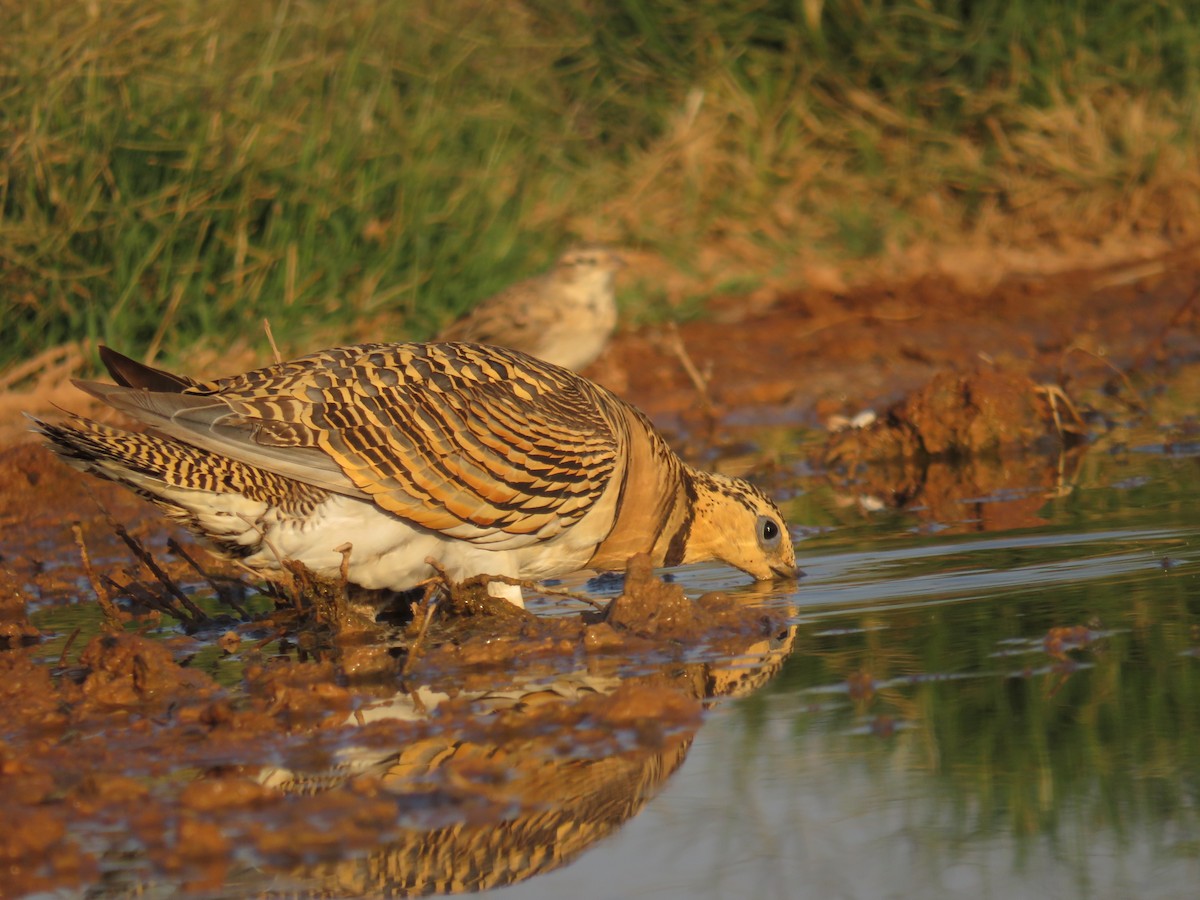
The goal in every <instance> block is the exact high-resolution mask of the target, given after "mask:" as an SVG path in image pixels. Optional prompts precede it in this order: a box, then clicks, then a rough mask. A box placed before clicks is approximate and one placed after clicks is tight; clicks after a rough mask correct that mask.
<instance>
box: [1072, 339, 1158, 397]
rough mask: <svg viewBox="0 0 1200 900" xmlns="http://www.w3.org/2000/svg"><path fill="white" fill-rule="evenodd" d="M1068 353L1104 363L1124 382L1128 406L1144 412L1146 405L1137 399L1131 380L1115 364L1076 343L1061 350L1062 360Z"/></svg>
mask: <svg viewBox="0 0 1200 900" xmlns="http://www.w3.org/2000/svg"><path fill="white" fill-rule="evenodd" d="M1068 353H1083V354H1085V355H1087V356H1090V357H1092V358H1093V359H1095V360H1098V361H1099V362H1102V363H1104V365H1106V366H1108V367H1109V368H1110V369H1112V370H1113V372H1115V373H1116V374H1117V377H1118V378H1120V379H1121V381H1122V382H1124V384H1125V390H1126V391H1127V392H1128V394H1129V397H1128V399H1127V400H1126V401H1125V402H1126V403H1127V404H1128V405H1129V406H1130V408H1131V409H1136V410H1137V411H1138V412H1142V413H1144V412H1145V411H1146V406H1145V404H1144V403H1142V401H1141V400H1140V399H1138V395H1137V391H1135V390H1134V388H1133V382H1131V381H1130V380H1129V376H1128V375H1126V374H1125V372H1124V371H1122V370H1121V369H1118V368H1117V367H1116V366H1114V365H1113V364H1112V361H1111V360H1107V359H1105V358H1104V357H1103V356H1101V355H1100V354H1099V353H1095V352H1093V351H1092V350H1089V349H1088V348H1087V347H1080V346H1079V345H1078V344H1074V345H1072V346H1070V347H1068V348H1067V349H1066V350H1064V351H1063V360H1064V361H1065V360H1066V357H1067V354H1068ZM1060 368H1061V364H1060Z"/></svg>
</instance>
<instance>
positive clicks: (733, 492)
mask: <svg viewBox="0 0 1200 900" xmlns="http://www.w3.org/2000/svg"><path fill="white" fill-rule="evenodd" d="M692 484H693V486H694V489H695V494H696V496H695V500H694V501H693V505H692V509H693V518H692V523H691V529H690V532H689V534H688V539H687V546H686V549H685V551H684V558H683V560H682V562H685V563H688V562H700V561H702V560H708V559H717V560H720V561H721V562H723V563H727V564H729V565H731V566H734V567H735V568H738V569H741V570H742V571H743V572H746V573H747V574H749V575H752V576H754V577H755V578H757V579H758V580H759V581H767V580H769V579H771V578H774V577H776V576H783V577H794V576H795V575H796V572H797V570H796V548H795V547H794V546H793V545H792V541H791V538H790V537H789V535H788V530H787V523H786V522H785V521H784V519H783V513H781V512H780V511H779V507H778V506H776V505H775V504H774V502H772V500H771V498H770V497H768V496H767V495H766V494H764V493H763V492H762V491H760V490H759V489H758V488H756V487H755V486H754V485H752V484H750V483H749V482H748V481H743V480H742V479H740V478H728V477H726V476H724V475H710V474H709V473H707V472H697V471H693V473H692Z"/></svg>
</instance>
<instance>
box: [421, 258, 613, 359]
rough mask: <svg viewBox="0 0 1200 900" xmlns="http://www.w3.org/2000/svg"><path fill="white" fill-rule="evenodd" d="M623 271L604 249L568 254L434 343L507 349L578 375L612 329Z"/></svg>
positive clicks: (476, 310)
mask: <svg viewBox="0 0 1200 900" xmlns="http://www.w3.org/2000/svg"><path fill="white" fill-rule="evenodd" d="M622 266H624V262H623V261H622V260H621V257H620V256H619V255H618V254H617V253H616V252H614V251H612V250H609V249H607V248H605V247H579V248H576V249H573V250H568V251H567V252H566V253H564V254H563V255H562V256H560V257H559V258H558V261H557V262H555V264H554V267H553V268H552V269H550V271H548V272H545V273H544V274H542V275H537V276H535V277H533V278H528V279H526V280H525V281H519V282H517V283H516V284H514V285H511V286H510V287H507V288H505V289H504V290H502V291H500V292H499V293H498V294H494V295H492V296H491V297H489V298H487V299H486V300H484V301H483V302H481V303H480V304H479V305H478V306H476V307H475V308H474V309H473V310H471V312H469V313H468V314H467V315H465V316H464V317H463V318H461V319H459V320H458V321H457V322H455V323H454V324H453V325H451V326H450V327H449V328H447V329H446V330H445V331H444V332H442V334H441V336H440V338H439V340H443V341H471V342H474V343H477V344H494V345H496V346H500V347H510V348H512V349H514V350H521V351H522V352H524V353H528V354H529V355H530V356H536V357H537V358H538V359H544V360H546V361H547V362H552V363H554V364H555V365H559V366H565V367H566V368H568V369H574V370H576V371H578V370H580V369H582V368H584V367H585V366H587V365H589V364H590V363H592V362H593V361H594V360H595V359H596V357H598V356H599V355H600V352H601V351H602V350H603V349H604V346H605V345H606V344H607V343H608V339H609V338H610V337H611V336H612V333H613V330H614V329H615V328H616V327H617V300H616V294H615V292H614V290H613V280H614V278H615V277H616V273H617V271H618V270H619V269H620V268H621V267H622Z"/></svg>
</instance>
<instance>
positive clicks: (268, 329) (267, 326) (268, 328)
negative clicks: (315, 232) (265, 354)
mask: <svg viewBox="0 0 1200 900" xmlns="http://www.w3.org/2000/svg"><path fill="white" fill-rule="evenodd" d="M263 331H265V332H266V333H267V341H268V342H269V343H270V345H271V352H272V353H274V354H275V363H276V364H279V363H281V362H283V355H282V354H281V353H280V352H279V348H278V347H277V346H276V345H275V335H273V334H272V333H271V320H270V319H268V318H267V317H266V316H263Z"/></svg>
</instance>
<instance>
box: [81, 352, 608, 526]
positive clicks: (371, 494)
mask: <svg viewBox="0 0 1200 900" xmlns="http://www.w3.org/2000/svg"><path fill="white" fill-rule="evenodd" d="M129 362H132V361H129ZM136 365H137V364H136V363H133V366H136ZM182 382H183V380H181V383H182ZM127 383H129V382H128V381H127ZM133 383H136V380H135V381H134V382H133ZM81 386H82V387H84V388H85V389H86V390H88V391H89V392H90V393H92V394H94V395H95V396H97V397H99V398H101V399H102V400H105V401H106V402H108V403H110V404H112V405H113V406H115V407H117V408H119V409H121V410H123V411H125V412H127V413H129V414H130V415H133V416H134V417H135V418H137V419H140V420H141V421H143V422H145V423H146V424H148V425H151V426H152V427H153V428H155V429H156V430H157V431H159V432H162V433H165V434H167V435H169V436H171V437H173V438H176V439H177V440H180V441H183V442H185V443H188V444H192V445H194V446H197V447H201V448H203V449H205V450H208V451H210V452H212V453H216V454H220V455H222V456H225V457H229V458H232V459H235V460H239V461H240V462H243V463H246V464H248V465H251V466H255V467H258V468H261V469H264V470H267V471H269V472H275V473H278V474H280V475H285V476H287V477H289V478H292V479H295V480H297V481H301V482H304V483H307V484H311V485H314V486H317V487H321V488H324V489H327V490H330V491H334V492H338V493H342V494H347V495H349V496H354V497H360V498H369V499H371V500H372V501H373V502H375V503H376V504H377V505H379V506H380V507H381V508H383V509H385V510H387V511H389V512H392V513H395V514H396V515H398V516H402V517H403V518H405V519H407V520H409V521H412V522H415V523H417V524H419V525H421V526H424V527H425V528H429V529H432V530H435V531H440V532H443V533H446V534H449V535H452V536H454V537H460V538H464V539H467V540H472V541H475V542H479V543H496V544H504V545H505V546H520V545H522V544H524V543H527V542H528V541H532V540H535V539H536V537H537V536H538V534H539V532H543V529H546V531H545V532H544V533H545V534H552V533H555V532H557V531H558V530H560V529H561V528H562V527H566V526H569V525H571V524H573V523H574V522H576V521H578V520H579V519H580V518H582V517H583V515H584V514H585V513H586V512H587V511H588V510H589V509H590V508H591V507H592V506H593V504H594V503H595V502H596V500H597V498H598V497H599V496H600V495H601V494H602V493H603V492H604V490H605V488H606V487H607V486H608V482H609V479H610V477H612V475H613V474H614V472H617V471H619V464H620V457H619V454H620V453H621V452H622V448H621V446H620V444H621V441H620V439H619V437H618V436H617V434H616V432H615V431H614V428H613V426H612V424H611V421H612V420H610V419H609V417H608V416H606V415H605V410H604V409H603V405H604V404H606V403H613V402H614V401H613V399H612V398H611V396H610V395H608V394H607V393H605V392H601V391H598V390H596V389H595V388H594V387H593V386H592V385H590V384H589V383H588V382H586V381H584V380H583V379H580V378H577V377H575V376H574V375H572V374H571V373H569V372H567V371H565V370H562V369H558V368H556V367H553V366H549V365H546V364H544V363H541V362H540V361H538V360H535V359H531V358H529V357H526V356H524V355H522V354H519V353H512V352H510V351H506V350H501V349H496V348H491V347H479V346H474V345H470V344H364V345H360V346H355V347H345V348H339V349H334V350H326V351H322V352H320V353H315V354H312V355H310V356H306V357H303V358H301V359H297V360H294V361H291V362H286V363H280V364H278V365H274V366H269V367H267V368H263V369H258V370H256V371H253V372H248V373H246V374H244V375H237V376H233V377H230V378H222V379H218V380H215V381H211V382H203V383H190V382H189V386H188V387H187V388H185V389H183V390H178V391H176V392H165V391H161V390H155V391H146V390H140V389H137V388H131V387H114V386H111V385H101V384H95V383H89V384H83V385H81ZM514 538H516V539H517V540H516V541H515V542H514Z"/></svg>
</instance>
